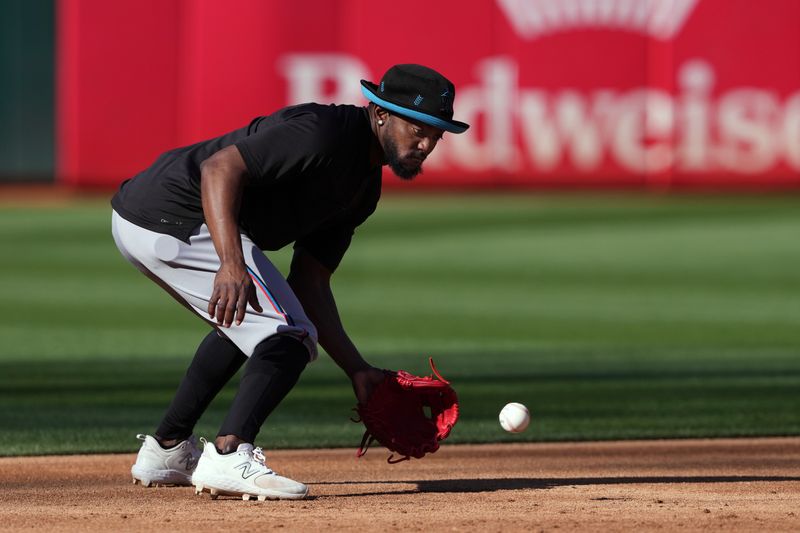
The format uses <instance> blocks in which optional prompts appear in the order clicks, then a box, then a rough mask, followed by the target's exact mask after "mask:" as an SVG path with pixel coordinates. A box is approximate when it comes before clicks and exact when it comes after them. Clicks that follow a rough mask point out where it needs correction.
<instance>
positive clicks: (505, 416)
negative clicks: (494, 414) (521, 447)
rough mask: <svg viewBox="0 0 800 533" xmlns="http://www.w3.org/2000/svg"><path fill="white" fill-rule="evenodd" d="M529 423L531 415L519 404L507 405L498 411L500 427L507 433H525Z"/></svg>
mask: <svg viewBox="0 0 800 533" xmlns="http://www.w3.org/2000/svg"><path fill="white" fill-rule="evenodd" d="M530 422H531V413H530V411H528V408H527V407H525V406H524V405H522V404H521V403H516V402H514V403H509V404H506V406H505V407H503V409H501V410H500V425H501V426H502V427H503V429H505V430H506V431H508V432H509V433H520V432H522V431H525V428H527V427H528V424H530Z"/></svg>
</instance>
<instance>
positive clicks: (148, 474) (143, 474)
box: [131, 465, 192, 487]
mask: <svg viewBox="0 0 800 533" xmlns="http://www.w3.org/2000/svg"><path fill="white" fill-rule="evenodd" d="M131 477H132V478H133V484H134V485H136V484H137V483H139V482H140V483H141V484H142V486H143V487H151V486H153V487H159V486H162V487H167V486H180V487H190V486H191V485H192V477H191V475H190V476H187V475H186V474H184V473H183V472H179V471H177V470H141V469H138V468H136V465H134V466H133V467H132V468H131Z"/></svg>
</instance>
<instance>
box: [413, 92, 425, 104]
mask: <svg viewBox="0 0 800 533" xmlns="http://www.w3.org/2000/svg"><path fill="white" fill-rule="evenodd" d="M423 100H424V98H423V97H422V95H421V94H418V95H417V97H416V98H414V105H415V106H418V105H419V104H421V103H422V101H423Z"/></svg>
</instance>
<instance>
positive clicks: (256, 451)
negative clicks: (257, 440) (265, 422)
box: [252, 446, 274, 474]
mask: <svg viewBox="0 0 800 533" xmlns="http://www.w3.org/2000/svg"><path fill="white" fill-rule="evenodd" d="M252 460H253V461H255V462H256V463H258V464H259V465H260V466H261V467H263V468H264V470H265V471H266V473H267V474H273V473H274V472H273V471H272V469H271V468H270V467H268V466H267V456H266V455H264V450H262V449H261V447H260V446H258V447H256V448H253V456H252Z"/></svg>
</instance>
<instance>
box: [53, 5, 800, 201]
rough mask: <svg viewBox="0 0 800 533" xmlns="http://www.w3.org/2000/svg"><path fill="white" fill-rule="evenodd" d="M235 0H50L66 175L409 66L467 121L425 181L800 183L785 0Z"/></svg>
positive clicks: (798, 104)
mask: <svg viewBox="0 0 800 533" xmlns="http://www.w3.org/2000/svg"><path fill="white" fill-rule="evenodd" d="M231 2H233V8H232V7H231V5H229V4H225V5H223V4H221V3H219V4H218V3H215V2H188V3H185V5H184V6H183V8H182V9H180V10H177V9H174V6H173V4H172V3H170V2H162V3H159V2H156V3H154V4H153V6H151V8H152V9H156V10H157V11H158V13H151V12H150V11H147V10H140V9H136V7H137V4H136V3H134V2H133V1H132V0H119V1H118V2H103V1H102V0H83V1H82V2H80V6H81V7H80V9H79V8H78V5H77V3H75V2H68V1H66V0H61V1H60V3H59V10H58V12H59V14H60V15H59V32H58V33H59V35H60V41H59V51H60V52H59V58H60V62H61V64H60V65H59V68H58V72H59V73H60V78H59V83H58V87H59V95H58V102H59V105H58V109H59V120H58V123H59V134H58V145H59V149H60V153H59V173H60V175H61V176H62V178H63V179H66V180H71V181H73V182H76V183H86V182H103V181H105V180H111V181H118V180H120V179H123V178H125V177H127V176H130V175H132V174H134V173H135V172H137V171H138V170H140V169H141V168H142V167H144V166H146V165H148V164H149V163H150V162H151V161H152V160H153V159H154V158H155V157H156V156H157V155H158V154H159V153H160V152H162V151H164V150H166V149H169V148H172V147H175V146H181V145H186V144H189V143H192V142H196V141H198V140H201V139H205V138H210V137H213V136H216V135H219V134H221V133H224V132H226V131H229V130H231V129H234V128H237V127H241V126H242V125H243V124H246V123H247V122H248V121H249V120H251V119H252V117H253V116H256V115H261V114H268V113H270V112H272V111H274V110H275V109H277V108H280V107H282V106H285V105H289V104H294V103H298V102H308V101H317V102H341V103H355V104H359V105H364V104H365V103H366V102H365V100H364V99H363V97H362V96H361V94H360V90H359V83H358V82H359V80H360V79H369V80H372V81H377V80H378V79H379V78H380V76H381V75H382V74H383V72H384V71H385V70H386V69H387V68H388V67H389V66H390V65H392V64H394V63H408V62H415V63H424V64H427V65H429V66H431V67H433V68H436V69H437V70H440V71H441V72H442V73H444V74H445V75H447V76H448V77H449V78H450V79H452V81H453V82H454V83H455V85H456V93H457V94H456V101H455V116H456V118H457V119H459V120H464V121H466V122H468V123H470V124H471V125H472V127H471V129H470V130H469V132H468V133H467V134H465V135H445V141H444V142H443V143H441V144H440V145H439V147H438V148H437V150H436V151H435V152H434V154H433V156H432V157H431V158H430V159H429V161H428V163H426V179H424V180H418V182H420V183H423V184H426V183H428V184H430V183H433V184H445V185H494V184H498V183H502V184H517V185H552V184H556V185H570V186H582V185H585V184H590V185H592V186H597V185H600V186H602V185H619V184H624V185H636V186H638V185H644V184H649V183H650V184H659V185H668V186H671V185H678V186H680V185H704V184H713V185H715V186H720V185H721V186H726V185H738V184H748V185H758V186H762V185H765V186H786V185H793V186H798V185H800V178H799V177H798V176H800V173H799V172H798V171H800V69H798V68H797V65H800V32H798V31H797V21H798V20H800V2H798V1H797V0H770V2H768V3H764V2H753V1H750V0H481V1H475V2H470V3H469V4H465V3H463V2H459V1H457V0H442V1H439V2H430V3H429V4H426V7H425V16H420V14H419V13H417V12H416V11H414V10H403V9H397V7H396V5H395V4H393V3H388V2H373V3H371V4H370V7H369V9H368V10H365V9H363V4H362V3H361V2H359V1H357V0H341V1H339V2H321V3H317V4H315V9H314V10H308V9H304V8H303V6H302V5H300V4H293V3H287V2H279V1H278V0H231ZM182 5H183V4H182ZM170 6H173V7H170ZM140 12H141V13H140ZM121 13H122V14H124V16H120V14H121ZM186 20H191V21H192V23H191V24H187V23H186V22H185V21H186ZM387 21H391V23H390V24H389V23H387ZM255 28H257V29H258V30H257V31H255V30H254V29H255ZM143 29H144V31H143ZM412 35H413V36H414V37H411V36H412ZM176 36H177V37H176ZM96 43H103V46H102V47H100V48H98V47H97V46H96ZM109 117H113V120H109ZM393 184H396V180H387V186H392V185H393Z"/></svg>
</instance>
